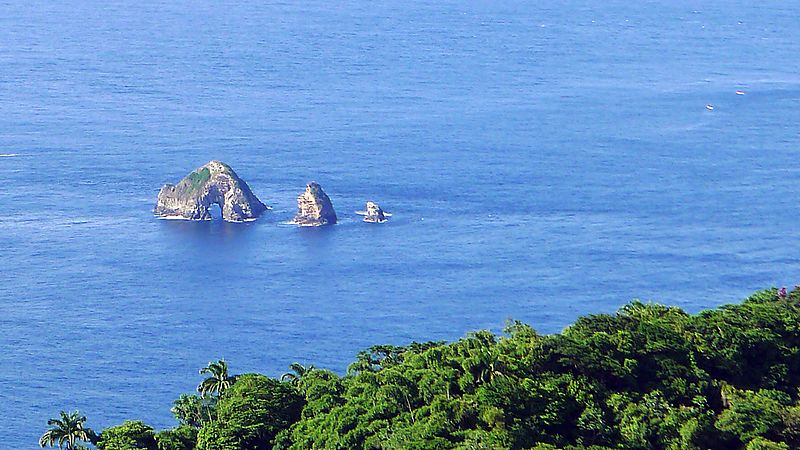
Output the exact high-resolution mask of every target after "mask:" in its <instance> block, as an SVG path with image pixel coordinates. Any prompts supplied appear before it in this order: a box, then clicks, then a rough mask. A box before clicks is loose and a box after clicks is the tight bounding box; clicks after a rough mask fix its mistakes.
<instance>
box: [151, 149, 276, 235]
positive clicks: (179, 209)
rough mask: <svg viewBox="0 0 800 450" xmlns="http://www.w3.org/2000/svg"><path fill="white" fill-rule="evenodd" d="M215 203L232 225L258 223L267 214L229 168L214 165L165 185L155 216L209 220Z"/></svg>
mask: <svg viewBox="0 0 800 450" xmlns="http://www.w3.org/2000/svg"><path fill="white" fill-rule="evenodd" d="M215 203H216V204H217V205H219V206H220V209H222V218H223V219H224V220H227V221H230V222H241V221H244V220H248V219H255V218H256V217H258V216H259V215H260V214H261V213H263V212H264V211H266V210H267V207H266V205H264V204H263V203H261V201H260V200H259V199H258V198H256V196H255V195H254V194H253V192H252V191H251V190H250V187H249V186H248V185H247V183H245V182H244V180H242V179H241V178H239V176H238V175H236V172H234V171H233V169H231V168H230V166H228V165H227V164H225V163H222V162H219V161H211V162H209V163H208V164H206V165H204V166H203V167H200V168H198V169H197V170H195V171H194V172H192V173H190V174H189V175H187V176H186V178H184V179H182V180H181V181H180V182H179V183H178V184H177V185H172V184H167V185H164V187H162V188H161V191H159V192H158V202H157V203H156V208H155V210H154V212H155V213H156V214H157V215H160V216H163V217H174V218H182V219H188V220H209V219H211V213H210V212H209V208H210V207H211V205H213V204H215Z"/></svg>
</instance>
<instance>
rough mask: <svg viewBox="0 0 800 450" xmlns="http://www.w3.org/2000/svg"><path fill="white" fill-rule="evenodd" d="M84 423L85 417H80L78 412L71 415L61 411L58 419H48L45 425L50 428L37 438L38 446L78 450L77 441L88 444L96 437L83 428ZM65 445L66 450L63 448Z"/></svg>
mask: <svg viewBox="0 0 800 450" xmlns="http://www.w3.org/2000/svg"><path fill="white" fill-rule="evenodd" d="M85 422H86V416H82V415H81V413H80V412H78V411H75V412H71V413H67V412H64V411H61V418H60V419H50V420H48V421H47V424H48V425H50V426H51V428H50V429H49V430H47V431H45V432H44V434H43V435H42V437H41V438H39V446H41V447H42V448H44V447H47V446H50V447H55V446H56V445H58V448H59V449H66V450H74V449H76V448H78V447H77V442H78V441H83V442H88V441H91V440H92V439H93V438H94V437H95V436H96V435H95V433H94V431H92V430H91V428H85V427H84V426H83V424H84V423H85ZM65 444H66V448H65V447H64V445H65Z"/></svg>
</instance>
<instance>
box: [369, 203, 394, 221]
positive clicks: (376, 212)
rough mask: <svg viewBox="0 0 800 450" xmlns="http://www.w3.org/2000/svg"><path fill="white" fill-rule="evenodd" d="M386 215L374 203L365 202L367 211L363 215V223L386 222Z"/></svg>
mask: <svg viewBox="0 0 800 450" xmlns="http://www.w3.org/2000/svg"><path fill="white" fill-rule="evenodd" d="M386 220H388V219H386V214H385V213H384V212H383V210H382V209H381V207H380V206H378V204H377V203H375V202H367V209H366V211H365V214H364V222H371V223H383V222H386Z"/></svg>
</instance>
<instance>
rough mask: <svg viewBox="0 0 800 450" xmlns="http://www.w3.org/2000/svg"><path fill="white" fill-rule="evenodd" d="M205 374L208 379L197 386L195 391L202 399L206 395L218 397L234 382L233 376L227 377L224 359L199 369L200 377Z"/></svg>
mask: <svg viewBox="0 0 800 450" xmlns="http://www.w3.org/2000/svg"><path fill="white" fill-rule="evenodd" d="M206 373H207V374H209V377H208V378H206V379H205V380H203V382H202V383H200V385H199V386H197V391H198V392H200V395H201V396H203V397H205V396H206V394H212V395H213V394H217V395H220V394H222V393H223V392H225V390H226V389H228V388H229V387H231V385H232V384H233V383H234V381H236V377H235V376H229V375H228V363H227V362H225V360H224V359H220V360H219V361H214V362H209V363H208V365H207V366H205V367H203V368H202V369H200V375H203V374H206Z"/></svg>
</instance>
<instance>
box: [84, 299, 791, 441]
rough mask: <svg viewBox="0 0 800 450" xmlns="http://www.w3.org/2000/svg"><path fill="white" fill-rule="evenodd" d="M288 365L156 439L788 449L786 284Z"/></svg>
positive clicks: (244, 378)
mask: <svg viewBox="0 0 800 450" xmlns="http://www.w3.org/2000/svg"><path fill="white" fill-rule="evenodd" d="M291 370H292V373H290V374H289V375H286V376H284V377H283V379H284V380H285V382H281V381H278V380H276V379H272V378H268V377H266V376H263V375H257V374H246V375H240V376H238V377H235V379H233V381H232V382H231V384H230V387H228V388H227V389H221V390H213V392H215V393H218V396H219V399H218V400H215V401H214V402H209V401H205V400H203V399H202V398H200V397H182V398H181V399H179V400H178V401H176V404H175V408H174V411H175V413H176V416H177V417H178V418H179V419H180V421H181V425H180V426H179V427H178V428H176V429H173V430H167V431H163V432H161V433H158V435H156V441H157V442H158V445H159V446H160V447H157V448H158V449H160V450H191V449H193V448H196V449H199V450H210V449H214V450H234V449H253V450H255V449H259V450H260V449H271V448H274V449H292V450H300V449H364V450H368V449H537V450H558V449H561V450H581V449H583V450H611V449H638V450H656V449H664V450H705V449H739V450H758V449H763V450H767V449H790V448H800V290H798V289H795V290H794V291H792V292H789V293H788V294H784V293H783V292H781V291H779V290H777V289H772V290H768V291H762V292H759V293H757V294H755V295H753V296H751V297H750V298H748V299H746V300H745V301H744V302H743V303H741V304H736V305H726V306H721V307H719V308H716V309H711V310H707V311H703V312H701V313H699V314H696V315H691V314H688V313H686V312H684V311H682V310H681V309H679V308H674V307H668V306H662V305H658V304H648V303H642V302H638V301H635V302H632V303H630V304H628V305H626V306H624V307H622V308H621V309H620V310H619V311H617V313H615V314H595V315H588V316H584V317H581V318H579V319H578V320H576V322H575V323H574V324H572V325H571V326H569V327H567V328H566V329H565V330H564V331H563V332H561V333H558V334H553V335H540V334H538V333H537V332H536V331H535V330H534V329H533V328H531V327H530V326H528V325H525V324H523V323H520V322H511V323H509V324H508V326H507V327H506V329H505V332H504V333H503V334H502V335H499V336H498V335H495V334H493V333H490V332H487V331H480V332H475V333H471V334H468V335H467V336H466V337H464V338H463V339H460V340H458V341H456V342H452V343H442V342H428V343H412V344H410V345H407V346H387V345H379V346H375V347H372V348H370V349H367V350H365V351H364V352H361V353H360V354H359V355H358V356H357V357H356V361H355V362H354V363H353V364H351V365H350V367H349V368H348V372H347V374H346V375H344V376H340V375H337V374H336V373H334V372H331V371H329V370H324V369H317V368H315V369H313V370H307V369H306V368H305V367H303V366H301V365H292V366H291ZM225 377H227V374H226V375H225ZM179 406H180V407H179ZM126 424H128V425H127V427H128V429H130V428H133V425H131V424H137V427H138V428H137V429H139V430H142V433H141V434H137V435H141V436H145V435H146V436H151V434H148V433H147V432H146V429H144V428H141V425H143V424H141V422H126ZM139 424H141V425H139ZM110 430H114V428H112V429H107V430H104V431H103V433H102V434H101V437H102V439H101V442H103V440H108V439H110V438H109V436H116V435H117V434H118V433H117V431H114V432H110ZM150 432H151V433H152V429H150ZM147 439H148V442H151V441H149V439H150V438H149V437H147ZM100 445H101V444H99V445H98V448H105V449H112V448H113V449H118V448H119V449H122V448H126V449H127V448H149V447H110V446H108V445H109V444H102V445H105V447H100ZM150 445H152V442H151V444H150ZM153 448H156V447H153Z"/></svg>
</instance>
